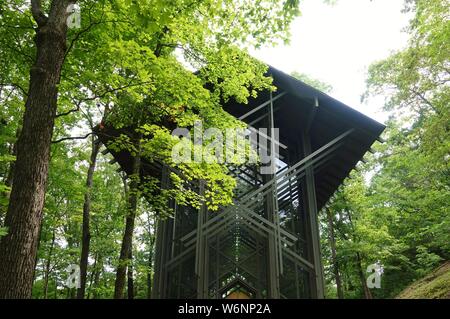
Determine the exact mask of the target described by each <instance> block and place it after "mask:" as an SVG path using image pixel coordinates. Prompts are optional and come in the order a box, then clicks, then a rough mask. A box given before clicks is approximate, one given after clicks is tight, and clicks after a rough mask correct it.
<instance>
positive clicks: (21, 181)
mask: <svg viewBox="0 0 450 319" xmlns="http://www.w3.org/2000/svg"><path fill="white" fill-rule="evenodd" d="M72 2H74V1H72ZM68 4H69V1H67V0H61V1H52V3H51V6H50V13H49V17H48V18H47V17H46V16H45V15H44V14H43V13H42V11H41V8H40V1H35V0H33V1H32V13H33V16H34V18H35V20H36V22H37V23H38V28H37V29H36V38H35V42H36V49H37V53H36V60H35V63H34V65H33V66H32V68H31V70H30V85H29V90H28V97H27V100H26V103H25V113H24V117H23V126H22V131H21V133H20V137H19V139H18V141H17V158H16V163H15V168H14V177H13V186H12V190H11V196H10V201H9V206H8V212H7V214H6V218H5V226H6V227H8V234H7V235H6V236H4V237H3V238H2V240H1V242H0V256H2V258H1V259H0V298H30V297H31V291H32V284H33V273H34V268H35V260H36V250H37V242H38V235H39V227H40V224H41V221H42V208H43V206H44V198H45V189H46V184H47V178H48V166H49V158H50V145H51V139H52V133H53V126H54V120H55V115H56V108H57V94H58V89H57V85H58V83H59V79H60V75H61V68H62V64H63V62H64V56H65V52H66V36H67V25H66V19H67V13H66V9H67V5H68Z"/></svg>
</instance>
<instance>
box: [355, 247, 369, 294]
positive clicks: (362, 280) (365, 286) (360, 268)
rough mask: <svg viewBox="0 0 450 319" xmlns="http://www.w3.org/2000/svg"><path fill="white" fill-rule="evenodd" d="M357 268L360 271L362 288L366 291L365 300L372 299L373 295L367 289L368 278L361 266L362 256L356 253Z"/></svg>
mask: <svg viewBox="0 0 450 319" xmlns="http://www.w3.org/2000/svg"><path fill="white" fill-rule="evenodd" d="M356 267H357V269H358V274H359V279H360V280H361V286H362V288H363V291H364V298H366V299H372V293H371V292H370V289H369V287H367V283H366V277H365V276H364V272H363V269H362V265H361V255H360V254H359V253H356Z"/></svg>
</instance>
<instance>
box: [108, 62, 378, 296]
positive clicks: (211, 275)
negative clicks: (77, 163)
mask: <svg viewBox="0 0 450 319" xmlns="http://www.w3.org/2000/svg"><path fill="white" fill-rule="evenodd" d="M269 73H271V75H272V77H273V78H274V84H275V85H276V86H277V87H278V89H279V92H278V93H276V94H275V95H274V96H273V95H272V93H270V92H265V93H263V94H260V96H259V98H258V99H254V100H251V101H250V103H249V106H248V107H249V108H250V110H248V109H246V108H245V107H243V106H242V105H238V104H236V103H234V104H233V103H232V104H226V105H224V109H225V110H226V111H228V112H229V113H230V114H232V115H233V116H235V117H236V118H239V119H240V120H242V121H244V122H246V123H247V125H248V129H249V131H250V132H259V129H260V128H266V129H268V130H267V132H268V133H267V135H266V136H264V138H266V139H267V140H268V141H269V145H268V146H262V145H259V147H260V148H265V151H266V152H267V153H268V154H269V156H270V158H271V161H270V163H271V165H272V168H273V169H272V171H271V173H270V174H262V171H261V170H260V168H259V167H258V166H256V165H250V164H249V165H242V166H234V167H230V171H231V172H232V174H233V176H234V177H235V179H236V181H237V185H238V186H237V188H236V190H235V199H234V205H231V206H229V207H224V208H222V209H221V210H220V211H219V212H209V211H208V210H207V208H206V207H201V208H200V209H194V208H193V207H185V206H180V205H178V204H177V203H176V202H170V203H169V205H170V206H171V208H172V209H173V211H174V215H173V216H172V217H171V218H167V219H165V220H159V221H158V224H157V232H156V248H155V264H154V280H153V284H154V285H153V286H154V287H153V290H152V293H153V297H154V298H183V299H185V298H216V299H220V298H226V297H227V296H230V295H233V292H238V293H239V294H241V293H244V294H245V295H246V296H248V297H249V298H323V297H324V278H323V269H322V263H321V254H320V234H319V225H318V213H319V210H320V209H321V208H322V207H324V205H325V204H326V202H327V201H328V200H329V199H330V197H331V196H332V195H333V193H334V192H335V191H336V189H337V188H338V186H339V185H340V184H342V182H343V181H344V179H345V178H346V177H347V176H348V174H349V173H350V171H351V170H352V169H353V168H355V166H356V164H357V163H358V161H360V160H361V159H362V157H363V156H364V154H365V153H366V152H367V151H369V150H370V146H371V145H372V144H373V143H374V142H375V141H376V140H379V135H380V134H381V133H382V131H383V130H384V126H383V125H381V124H379V123H377V122H375V121H373V120H372V119H370V118H368V117H366V116H364V115H362V114H360V113H358V112H357V111H355V110H353V109H351V108H350V107H348V106H346V105H344V104H342V103H341V102H339V101H337V100H334V99H333V98H331V97H329V96H327V95H325V94H323V93H322V92H320V91H317V90H315V89H313V88H311V87H309V86H308V85H306V84H304V83H302V82H300V81H298V80H295V79H293V78H291V77H290V76H288V75H286V74H284V73H282V72H280V71H278V70H276V69H274V68H270V69H269ZM274 128H279V129H280V132H279V133H280V135H279V137H280V138H279V139H277V138H276V136H275V135H274V130H273V129H274ZM114 134H116V135H117V132H104V134H102V132H99V137H100V138H101V139H102V142H103V143H104V144H105V145H108V144H107V143H108V140H109V139H110V138H111V136H112V135H114ZM109 151H110V152H111V153H112V154H113V156H114V157H115V159H116V160H117V161H118V162H119V164H120V165H121V167H122V169H123V170H125V171H126V172H127V173H128V172H131V170H130V164H129V163H130V162H131V161H130V155H129V154H126V153H123V152H122V153H115V152H114V151H113V150H109ZM143 163H144V164H145V161H143ZM152 165H154V163H152V164H150V163H148V164H146V167H147V168H145V169H143V170H141V175H149V174H150V175H155V174H157V175H158V176H161V187H169V186H170V185H169V184H170V179H169V172H170V171H172V169H171V168H169V167H164V166H158V167H151V166H152ZM155 172H159V173H155ZM192 187H193V189H194V190H195V191H196V192H198V193H200V194H202V192H203V191H204V188H205V185H204V184H203V183H202V182H201V181H200V182H199V183H197V184H196V185H192ZM239 294H238V295H239Z"/></svg>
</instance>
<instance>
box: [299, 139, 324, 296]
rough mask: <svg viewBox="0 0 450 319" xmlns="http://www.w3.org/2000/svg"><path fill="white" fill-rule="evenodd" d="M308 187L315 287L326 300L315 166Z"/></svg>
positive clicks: (307, 150) (307, 144) (306, 144)
mask: <svg viewBox="0 0 450 319" xmlns="http://www.w3.org/2000/svg"><path fill="white" fill-rule="evenodd" d="M302 144H303V155H304V156H305V157H306V156H308V155H310V154H311V152H312V151H311V138H310V136H309V134H308V133H305V132H303V133H302ZM305 182H306V183H305V186H306V194H305V195H306V196H305V197H306V198H304V199H306V202H307V206H306V207H305V208H306V209H307V213H308V217H309V218H308V219H309V225H308V226H309V228H310V234H311V242H310V243H309V244H310V246H311V248H312V256H311V257H312V261H313V264H314V275H315V278H314V279H315V280H314V282H313V284H314V286H315V289H314V290H315V295H313V297H316V298H318V299H323V298H324V279H323V268H322V260H321V254H320V233H319V221H318V211H317V199H316V186H315V181H314V165H311V166H308V168H307V169H306V176H305Z"/></svg>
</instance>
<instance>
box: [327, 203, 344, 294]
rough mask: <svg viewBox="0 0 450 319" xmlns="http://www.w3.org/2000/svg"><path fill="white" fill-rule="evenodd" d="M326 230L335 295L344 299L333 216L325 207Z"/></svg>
mask: <svg viewBox="0 0 450 319" xmlns="http://www.w3.org/2000/svg"><path fill="white" fill-rule="evenodd" d="M327 220H328V231H329V235H330V236H329V240H330V247H331V261H332V263H333V272H334V278H335V280H336V288H337V295H338V298H339V299H344V292H343V290H342V282H341V276H340V274H339V263H338V261H337V258H336V239H335V235H334V225H333V216H332V215H331V211H330V210H329V209H327Z"/></svg>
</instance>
